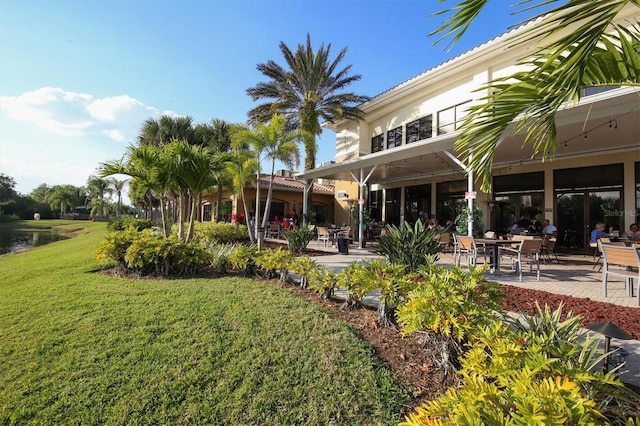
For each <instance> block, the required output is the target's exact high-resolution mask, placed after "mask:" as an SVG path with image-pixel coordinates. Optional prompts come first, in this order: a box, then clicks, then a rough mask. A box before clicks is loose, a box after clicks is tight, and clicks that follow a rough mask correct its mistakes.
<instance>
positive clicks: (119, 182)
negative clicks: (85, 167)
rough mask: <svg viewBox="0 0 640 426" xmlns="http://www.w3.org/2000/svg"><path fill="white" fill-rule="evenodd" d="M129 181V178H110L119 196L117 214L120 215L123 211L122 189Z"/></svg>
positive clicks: (113, 189) (113, 188)
mask: <svg viewBox="0 0 640 426" xmlns="http://www.w3.org/2000/svg"><path fill="white" fill-rule="evenodd" d="M128 181H129V180H128V179H125V180H118V179H116V178H113V179H111V180H110V183H111V186H112V191H113V192H115V193H116V195H117V196H118V204H117V205H116V216H120V213H121V212H122V190H123V189H124V186H125V185H126V183H127V182H128Z"/></svg>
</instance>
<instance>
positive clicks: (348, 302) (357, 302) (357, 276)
mask: <svg viewBox="0 0 640 426" xmlns="http://www.w3.org/2000/svg"><path fill="white" fill-rule="evenodd" d="M362 269H364V265H363V264H361V263H359V262H358V261H355V260H354V261H353V262H351V264H349V266H347V267H346V268H344V269H342V270H341V271H340V272H339V273H338V276H337V282H336V286H337V287H339V288H344V289H345V290H346V291H347V297H346V299H345V301H344V306H345V307H347V308H349V309H355V308H360V307H362V299H363V298H364V297H365V296H366V295H367V294H369V293H371V292H372V291H373V290H375V287H374V283H373V282H372V281H369V280H362V279H361V277H362V274H361V271H362Z"/></svg>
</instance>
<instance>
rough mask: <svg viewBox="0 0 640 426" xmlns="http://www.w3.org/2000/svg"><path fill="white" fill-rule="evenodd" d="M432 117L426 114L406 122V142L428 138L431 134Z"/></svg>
mask: <svg viewBox="0 0 640 426" xmlns="http://www.w3.org/2000/svg"><path fill="white" fill-rule="evenodd" d="M432 123H433V117H432V116H431V115H427V116H426V117H422V118H419V119H417V120H415V121H412V122H411V123H408V124H407V143H412V142H417V141H421V140H423V139H429V138H430V137H431V136H432V134H433V129H432Z"/></svg>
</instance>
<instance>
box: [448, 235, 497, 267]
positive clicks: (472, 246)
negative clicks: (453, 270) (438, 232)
mask: <svg viewBox="0 0 640 426" xmlns="http://www.w3.org/2000/svg"><path fill="white" fill-rule="evenodd" d="M455 239H456V252H454V256H453V257H454V263H455V262H456V256H457V265H458V266H460V259H461V258H462V255H463V254H466V256H467V266H476V265H477V264H478V258H479V257H480V255H482V258H483V263H487V254H488V255H489V258H491V249H490V248H489V247H486V246H485V245H484V244H479V243H476V240H475V238H473V237H467V236H465V235H456V236H455Z"/></svg>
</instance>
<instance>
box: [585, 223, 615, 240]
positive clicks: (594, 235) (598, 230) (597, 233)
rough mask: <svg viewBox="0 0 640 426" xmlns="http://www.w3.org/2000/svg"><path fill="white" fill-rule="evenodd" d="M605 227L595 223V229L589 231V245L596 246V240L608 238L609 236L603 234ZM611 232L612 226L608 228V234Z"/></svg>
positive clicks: (605, 233) (602, 224)
mask: <svg viewBox="0 0 640 426" xmlns="http://www.w3.org/2000/svg"><path fill="white" fill-rule="evenodd" d="M606 227H607V225H605V224H604V223H602V222H599V223H596V227H595V228H594V229H593V231H591V238H590V239H589V243H590V244H597V243H598V238H602V237H608V236H609V234H608V233H607V232H605V228H606ZM611 231H613V226H612V227H610V228H609V232H611Z"/></svg>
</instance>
